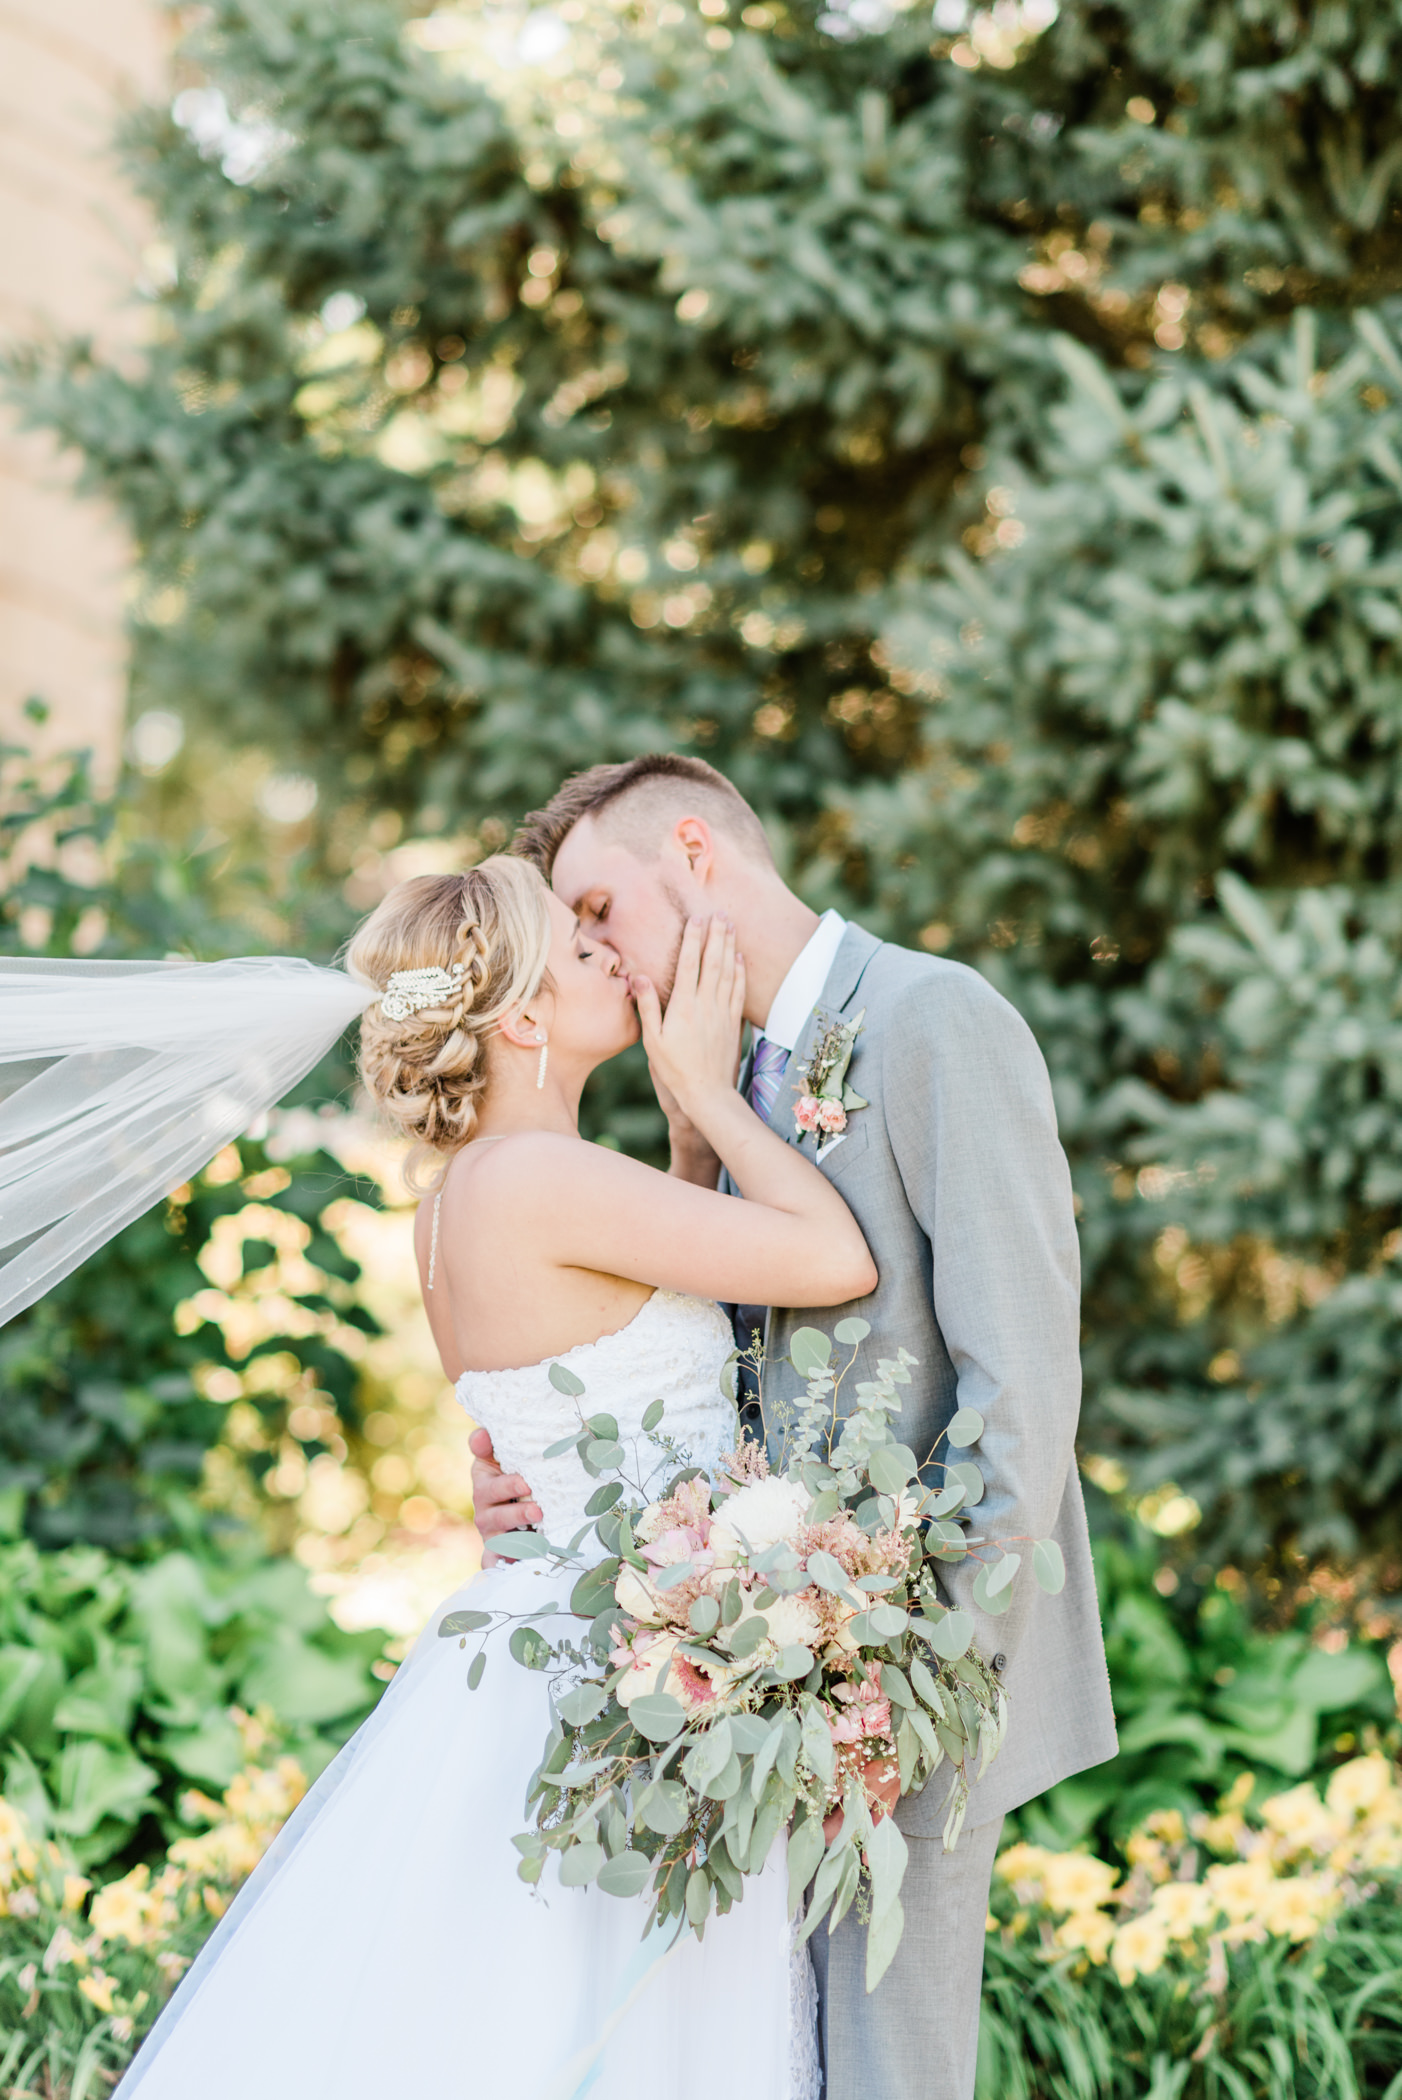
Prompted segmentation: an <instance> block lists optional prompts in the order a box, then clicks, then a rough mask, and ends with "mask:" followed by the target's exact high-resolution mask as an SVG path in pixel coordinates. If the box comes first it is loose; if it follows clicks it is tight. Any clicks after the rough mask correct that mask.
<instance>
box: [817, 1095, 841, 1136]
mask: <svg viewBox="0 0 1402 2100" xmlns="http://www.w3.org/2000/svg"><path fill="white" fill-rule="evenodd" d="M818 1128H819V1129H820V1130H825V1131H826V1132H827V1134H828V1136H829V1137H835V1136H836V1135H837V1133H838V1131H839V1130H845V1129H846V1128H847V1111H846V1109H845V1108H844V1107H843V1106H842V1103H841V1102H840V1101H820V1102H819V1103H818Z"/></svg>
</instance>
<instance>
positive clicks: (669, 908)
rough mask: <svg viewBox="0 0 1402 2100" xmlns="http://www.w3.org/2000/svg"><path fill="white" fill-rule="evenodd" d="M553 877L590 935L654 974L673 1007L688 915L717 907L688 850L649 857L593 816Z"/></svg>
mask: <svg viewBox="0 0 1402 2100" xmlns="http://www.w3.org/2000/svg"><path fill="white" fill-rule="evenodd" d="M550 879H551V882H552V884H553V886H554V890H555V894H556V896H557V897H560V898H562V899H563V900H564V902H565V903H566V904H567V905H568V906H569V908H570V910H571V911H573V912H577V913H578V914H579V923H580V927H581V930H582V931H583V932H584V933H585V935H586V936H587V937H588V938H589V939H591V940H596V941H606V942H607V943H608V945H609V947H611V948H612V949H614V950H615V952H616V953H617V955H618V957H619V960H620V962H621V963H622V965H623V968H624V970H625V971H626V972H627V974H628V975H629V977H650V978H651V979H652V981H653V983H654V984H655V985H656V987H657V992H658V996H659V997H660V998H661V1000H662V1002H663V1004H664V1005H665V1004H666V1002H667V1000H668V998H669V997H670V996H671V991H672V982H673V979H674V978H675V976H676V973H677V954H678V951H679V950H680V948H681V940H682V931H683V929H684V927H685V925H686V920H687V915H688V913H690V912H709V911H710V910H711V909H712V906H711V904H710V902H709V900H708V899H707V898H706V896H705V893H704V891H703V890H702V888H701V885H700V884H699V883H698V882H697V881H696V879H695V877H694V876H693V875H692V873H691V870H690V867H689V866H688V863H687V860H686V856H685V854H683V853H681V852H677V853H675V854H673V853H669V852H667V851H666V850H665V849H664V850H663V852H662V853H661V854H659V856H658V858H657V859H656V860H641V859H639V857H638V856H637V854H635V853H634V852H632V851H631V850H630V848H629V847H627V846H625V845H623V844H622V843H621V842H620V841H619V840H617V839H611V838H609V837H608V836H607V834H606V833H604V832H601V831H600V829H599V827H598V825H597V824H596V823H595V821H594V819H593V818H592V817H581V818H580V820H579V822H578V823H577V824H576V825H575V827H574V829H573V831H571V832H569V833H568V834H567V836H566V838H565V841H564V844H563V845H562V846H561V847H560V850H559V852H558V853H557V854H556V855H555V865H554V868H553V869H552V871H551V877H550Z"/></svg>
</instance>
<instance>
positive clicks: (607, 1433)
mask: <svg viewBox="0 0 1402 2100" xmlns="http://www.w3.org/2000/svg"><path fill="white" fill-rule="evenodd" d="M585 1426H586V1427H587V1428H589V1429H591V1430H592V1431H593V1433H594V1435H595V1436H596V1437H598V1438H599V1439H600V1440H601V1442H604V1443H617V1441H618V1423H617V1421H616V1420H615V1418H614V1417H613V1416H612V1415H588V1416H586V1418H585Z"/></svg>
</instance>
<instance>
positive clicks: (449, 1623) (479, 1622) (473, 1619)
mask: <svg viewBox="0 0 1402 2100" xmlns="http://www.w3.org/2000/svg"><path fill="white" fill-rule="evenodd" d="M491 1623H492V1615H491V1613H490V1612H489V1611H450V1612H449V1613H448V1616H447V1618H446V1619H440V1620H439V1622H438V1637H439V1639H440V1640H451V1639H452V1637H453V1635H454V1634H460V1633H476V1632H477V1631H478V1630H479V1628H481V1627H483V1626H490V1625H491Z"/></svg>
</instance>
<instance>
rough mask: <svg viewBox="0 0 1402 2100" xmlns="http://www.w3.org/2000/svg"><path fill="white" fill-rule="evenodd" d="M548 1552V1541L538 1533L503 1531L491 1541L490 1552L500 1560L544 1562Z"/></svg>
mask: <svg viewBox="0 0 1402 2100" xmlns="http://www.w3.org/2000/svg"><path fill="white" fill-rule="evenodd" d="M550 1550H551V1547H550V1541H549V1539H547V1538H545V1537H544V1536H543V1535H542V1534H541V1533H540V1532H538V1531H504V1532H503V1533H502V1535H501V1537H500V1538H497V1539H493V1540H492V1551H493V1553H495V1554H498V1555H499V1556H500V1557H501V1559H502V1560H544V1559H545V1558H546V1556H547V1555H548V1554H549V1552H550Z"/></svg>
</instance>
